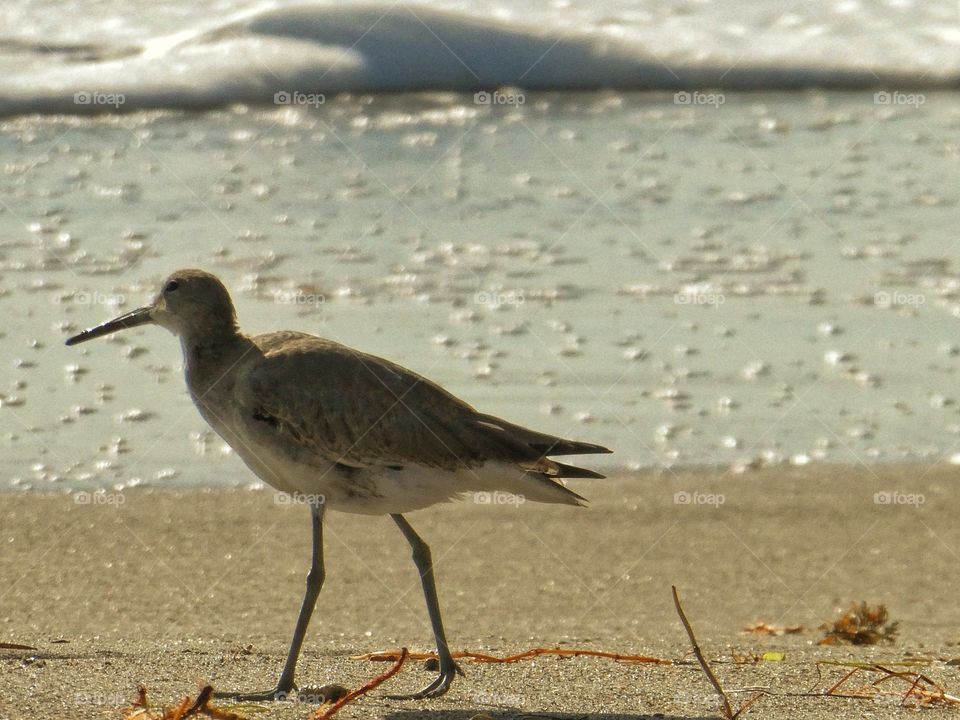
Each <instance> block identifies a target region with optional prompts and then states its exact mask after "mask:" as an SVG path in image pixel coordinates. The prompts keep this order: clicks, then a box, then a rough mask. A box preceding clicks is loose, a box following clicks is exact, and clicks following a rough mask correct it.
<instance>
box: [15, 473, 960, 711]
mask: <svg viewBox="0 0 960 720" xmlns="http://www.w3.org/2000/svg"><path fill="white" fill-rule="evenodd" d="M957 472H958V471H957V470H956V469H954V468H951V467H945V466H938V467H933V468H930V467H913V466H911V467H892V466H872V467H807V468H792V469H785V468H782V469H781V468H777V469H769V470H763V471H758V472H754V473H751V474H747V475H742V476H729V475H728V476H726V477H724V476H723V475H724V474H723V472H722V471H719V470H704V471H683V472H679V473H677V474H671V473H664V474H659V475H653V474H643V475H634V476H629V477H620V478H617V479H611V480H605V481H590V482H579V483H577V484H576V486H575V489H576V490H577V491H579V492H581V493H583V494H585V495H587V496H588V497H590V498H591V499H592V501H593V502H592V506H591V508H590V509H587V510H577V509H572V508H566V507H548V506H542V505H534V504H532V503H530V504H524V505H521V506H520V507H516V506H514V505H504V506H499V507H492V506H482V505H476V504H474V503H471V502H464V503H460V504H456V505H451V506H447V507H441V508H434V509H431V510H428V511H424V512H421V513H414V514H412V515H410V519H411V521H412V522H413V524H414V526H415V527H416V528H417V529H418V530H419V531H420V532H421V534H422V535H423V536H424V537H425V538H426V539H427V540H428V542H430V543H431V545H432V547H433V549H434V557H435V560H436V565H437V571H438V575H439V578H438V579H439V583H440V594H441V602H442V604H443V607H444V612H445V618H446V622H447V628H448V634H449V636H450V640H451V644H452V645H453V647H454V648H455V649H469V650H477V651H488V652H493V653H510V652H516V651H522V650H525V649H528V648H531V647H542V646H563V647H584V648H593V649H602V650H611V651H619V652H624V653H638V654H647V655H656V656H659V657H664V658H670V659H675V660H683V661H684V663H683V664H680V665H676V666H656V665H623V664H616V663H614V662H611V661H608V660H600V659H592V658H583V659H574V660H561V659H555V658H541V659H539V660H537V661H533V662H524V663H520V664H515V665H488V666H481V665H475V664H470V663H466V664H464V669H465V671H466V677H465V678H460V679H459V680H458V681H457V682H456V683H455V684H454V685H453V687H452V689H451V691H450V692H449V693H448V694H447V695H446V696H445V697H443V698H441V699H437V700H431V701H419V702H412V701H392V700H387V699H384V698H383V697H379V696H369V697H366V698H362V699H361V700H359V701H358V702H357V703H356V704H355V705H351V706H348V707H347V708H346V709H344V710H343V711H342V712H341V714H340V717H343V718H380V717H387V718H393V719H397V720H401V719H404V718H414V717H418V718H419V717H425V718H438V719H439V718H462V719H463V720H466V719H467V718H470V717H472V716H473V715H474V714H476V713H478V712H488V713H490V714H491V715H493V716H494V717H496V718H505V717H513V716H526V717H534V716H536V717H561V718H581V717H604V718H634V717H642V716H649V715H656V716H657V717H704V716H711V715H713V714H714V713H713V710H712V707H713V701H712V697H711V694H710V691H709V687H708V685H707V683H706V681H705V679H704V677H703V675H702V673H701V672H700V671H699V669H698V668H697V667H696V666H695V665H693V664H691V663H689V660H690V655H689V645H688V642H687V639H686V637H685V635H684V633H683V629H682V627H681V626H680V623H679V622H678V619H677V616H676V614H675V611H674V608H673V605H672V601H671V597H670V585H671V584H676V585H677V586H678V588H679V589H680V592H681V597H682V598H683V601H684V605H685V608H686V611H687V614H688V615H689V617H690V620H691V622H692V623H693V625H694V627H695V629H696V631H697V634H698V636H699V640H700V643H701V646H702V647H703V649H704V652H705V654H706V656H707V657H708V658H709V659H711V660H713V661H716V664H715V669H716V672H717V674H718V676H719V677H720V679H721V681H722V682H723V683H724V685H725V686H726V687H727V688H728V690H729V691H731V696H732V697H733V698H734V700H735V701H736V700H737V699H738V698H739V699H743V698H744V697H748V696H749V694H746V693H743V692H735V691H737V690H743V689H744V688H750V687H762V688H766V689H768V690H770V691H771V692H773V693H777V694H778V695H776V696H771V697H764V698H762V699H761V700H760V701H759V703H758V704H756V705H754V706H753V708H752V709H751V710H750V711H749V713H748V716H749V717H791V718H798V717H824V718H828V717H829V718H833V717H857V718H861V717H888V716H894V715H900V714H905V713H908V712H911V711H910V710H904V709H901V708H898V707H897V706H896V705H895V704H892V703H890V702H886V703H878V702H875V701H865V700H850V699H838V698H824V697H812V696H809V695H800V694H793V695H791V694H790V693H805V692H806V691H808V690H810V689H817V688H819V689H823V688H825V687H828V686H829V685H830V684H831V683H832V682H835V681H836V680H837V679H839V677H840V676H841V674H842V671H841V670H840V669H839V668H837V667H825V668H824V669H823V679H822V680H820V681H819V682H818V672H817V665H816V662H817V661H818V660H830V659H832V660H864V661H867V660H874V661H877V660H883V661H884V662H885V663H894V662H896V661H901V660H906V659H917V658H929V659H930V662H929V663H926V664H924V666H923V669H922V671H923V672H925V673H926V674H928V675H929V676H931V677H932V678H934V679H936V680H938V681H939V682H942V683H943V684H944V685H945V686H946V687H947V688H948V690H950V689H953V690H957V689H960V676H958V675H960V671H958V670H957V669H956V668H955V667H953V666H950V665H947V664H946V663H945V662H944V661H946V660H949V659H950V658H952V657H954V656H955V655H960V651H958V650H957V649H956V647H955V643H956V641H957V639H958V638H960V608H958V606H957V601H956V598H957V588H958V583H957V579H956V578H957V570H958V559H960V556H958V548H960V526H958V524H957V523H956V522H955V520H954V509H955V507H956V505H955V500H954V490H953V488H954V485H955V482H956V474H957ZM677 492H689V493H693V492H699V493H715V494H717V493H722V494H723V496H724V497H723V500H724V501H723V503H722V505H719V506H718V507H715V506H710V505H702V504H700V505H697V504H694V503H690V504H687V505H683V504H677V503H675V502H674V493H677ZM876 492H895V493H900V495H897V496H895V498H894V499H895V500H896V501H898V502H899V501H903V500H916V501H917V503H920V502H922V504H919V506H918V504H916V503H915V504H912V505H911V504H898V503H893V504H882V503H879V504H878V503H877V502H875V499H874V493H876ZM910 494H914V496H915V497H914V496H911V495H910ZM701 497H702V496H698V498H701ZM885 497H888V498H889V497H894V496H890V495H888V496H885ZM0 503H2V516H3V526H2V532H0V543H2V547H3V552H2V555H0V618H2V621H3V629H2V633H0V640H2V641H6V642H17V643H25V644H29V645H33V646H36V648H37V650H35V651H11V650H0V668H2V670H0V672H2V679H0V718H4V719H6V718H32V719H35V720H43V719H45V718H58V719H59V718H71V719H72V718H101V717H102V718H109V717H113V718H116V717H119V713H118V712H117V710H116V708H117V706H120V705H123V704H124V703H125V702H126V701H127V700H128V699H129V698H131V697H132V696H133V694H134V690H135V688H136V686H137V684H138V683H143V684H145V685H146V686H147V687H148V688H149V690H150V693H151V696H152V698H153V699H155V700H157V701H163V702H170V701H172V700H174V699H176V698H178V697H180V696H182V695H183V694H186V693H188V692H194V691H195V690H196V689H197V688H198V687H199V686H200V685H201V684H203V683H206V682H211V683H213V684H214V685H215V686H216V687H218V688H224V689H235V688H242V689H263V688H266V687H267V686H269V685H271V684H272V683H273V682H274V681H275V680H276V677H277V674H278V673H279V670H280V665H281V663H282V660H283V656H284V653H285V651H286V646H287V642H288V641H289V637H290V632H291V630H292V626H293V621H294V618H295V616H296V612H297V608H298V606H299V602H300V595H301V592H302V585H303V575H304V572H305V570H306V565H307V560H308V548H309V522H308V513H307V510H306V509H305V508H304V507H302V506H295V507H290V506H286V505H282V504H279V503H277V502H276V501H275V496H274V495H273V493H271V492H255V491H241V490H210V491H194V490H190V491H184V490H179V491H178V490H149V489H140V490H131V491H127V492H126V493H125V494H124V495H123V502H122V504H99V505H93V504H91V505H78V504H76V503H75V502H74V501H73V500H72V499H71V498H70V497H67V496H54V495H38V494H29V493H28V494H22V495H14V494H6V495H2V496H0ZM326 527H327V535H326V548H327V561H328V576H327V577H328V579H327V585H326V587H325V588H324V590H323V593H322V595H321V598H320V602H319V604H318V607H317V612H316V615H315V622H314V624H313V626H312V628H311V633H310V635H309V637H308V639H307V643H306V647H305V650H304V653H303V655H302V658H301V663H300V667H299V681H300V683H301V685H304V686H317V685H321V684H325V683H329V682H339V683H342V684H344V685H347V686H348V687H355V686H357V685H359V684H360V683H362V682H363V681H364V680H365V679H367V678H369V677H371V676H372V675H373V674H375V673H377V672H380V671H382V670H384V669H385V666H384V665H382V664H372V663H368V662H364V661H359V660H353V659H351V658H350V656H351V655H354V654H356V653H362V652H367V651H372V650H378V649H384V648H392V647H397V646H400V645H406V646H408V647H410V648H411V649H413V650H428V649H431V637H430V634H429V630H428V624H427V619H426V613H425V611H424V608H423V602H422V598H421V595H420V590H419V584H418V582H417V578H416V575H415V571H414V568H413V565H412V563H411V561H410V558H409V553H408V550H407V548H406V547H405V546H404V544H403V541H402V538H401V537H400V535H399V533H398V532H397V531H396V529H395V528H394V526H393V524H392V523H391V522H390V521H389V520H388V519H386V518H364V517H357V516H347V515H340V514H336V513H334V514H332V515H331V516H330V517H329V519H328V522H327V525H326ZM861 599H863V600H867V601H870V602H872V603H885V604H886V605H887V606H888V608H889V609H890V612H891V616H892V617H893V618H894V619H896V620H899V621H900V635H899V638H898V640H897V642H896V643H895V644H894V645H892V646H885V647H832V648H827V647H821V646H818V645H817V644H816V640H817V639H818V638H819V637H820V632H819V631H817V630H816V627H817V626H818V625H819V624H820V623H822V622H824V621H826V620H828V619H832V618H833V617H835V616H836V613H837V611H838V610H839V609H840V608H841V607H845V606H846V605H847V604H848V603H849V602H851V601H853V600H861ZM757 620H764V621H767V622H770V623H787V624H794V623H796V624H802V625H804V626H805V627H806V628H807V631H806V632H804V633H803V634H801V635H798V636H787V637H760V636H756V635H747V634H744V633H742V632H741V629H742V628H743V626H744V625H746V624H748V623H751V622H753V621H757ZM767 651H783V652H785V654H786V657H785V660H784V661H782V662H739V663H738V662H734V659H735V658H736V657H750V656H753V655H755V654H758V653H764V652H767ZM429 679H430V675H429V673H427V672H426V671H425V670H423V669H422V667H421V664H420V663H413V664H411V665H410V666H408V667H407V668H405V669H404V670H403V671H402V672H401V674H400V675H399V676H398V677H396V678H394V679H393V680H392V681H391V683H390V685H389V686H386V687H389V690H390V691H391V692H396V691H406V690H414V689H416V688H417V687H419V686H420V685H422V684H425V683H426V682H427V681H428V680H429ZM386 687H385V688H384V689H386ZM264 708H265V709H264V710H263V711H261V712H259V713H253V712H251V713H249V715H250V716H251V717H257V718H261V717H262V718H303V717H306V715H308V714H309V711H310V710H311V709H312V708H311V707H307V706H305V705H298V704H296V703H283V704H268V705H265V706H264ZM946 712H948V711H944V710H935V711H932V716H934V717H935V716H937V715H939V714H945V713H946ZM951 714H952V713H951ZM929 716H931V715H929V714H928V715H925V717H929Z"/></svg>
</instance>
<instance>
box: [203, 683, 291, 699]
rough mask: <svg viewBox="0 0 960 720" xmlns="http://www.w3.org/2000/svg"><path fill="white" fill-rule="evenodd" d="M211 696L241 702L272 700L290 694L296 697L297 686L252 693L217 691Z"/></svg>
mask: <svg viewBox="0 0 960 720" xmlns="http://www.w3.org/2000/svg"><path fill="white" fill-rule="evenodd" d="M213 696H214V697H216V698H224V699H229V700H239V701H241V702H271V701H274V700H287V699H289V698H290V697H291V696H292V697H294V698H296V696H297V687H296V685H294V686H293V687H289V688H286V689H284V688H282V687H280V686H277V687H275V688H274V689H273V690H266V691H264V692H253V693H242V692H226V691H217V692H215V693H213Z"/></svg>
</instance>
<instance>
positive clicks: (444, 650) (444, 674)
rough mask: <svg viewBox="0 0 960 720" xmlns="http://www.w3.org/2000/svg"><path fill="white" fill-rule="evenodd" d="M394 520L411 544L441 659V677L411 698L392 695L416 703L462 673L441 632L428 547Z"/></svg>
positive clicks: (396, 517) (440, 692)
mask: <svg viewBox="0 0 960 720" xmlns="http://www.w3.org/2000/svg"><path fill="white" fill-rule="evenodd" d="M390 517H392V518H393V521H394V522H395V523H396V524H397V526H398V527H399V528H400V532H402V533H403V536H404V537H405V538H406V539H407V542H408V543H410V547H411V549H412V550H413V562H414V563H415V564H416V566H417V571H418V572H419V573H420V582H421V583H422V584H423V594H424V596H425V597H426V600H427V613H429V615H430V626H431V627H432V628H433V637H434V639H435V640H436V642H437V657H438V658H439V659H440V675H439V676H438V677H437V679H436V680H434V681H433V682H432V683H430V684H429V685H427V686H426V687H425V688H423V690H421V691H420V692H418V693H415V694H413V695H405V696H393V697H395V698H397V699H412V700H419V699H421V698H427V697H439V696H440V695H443V694H444V693H445V692H446V691H447V690H448V689H449V688H450V683H451V682H453V678H454V677H455V676H456V674H457V673H460V674H461V675H462V674H463V673H462V671H461V670H460V668H459V667H457V664H456V663H455V662H454V661H453V656H452V655H450V648H449V646H448V645H447V637H446V634H445V633H444V632H443V619H442V618H441V617H440V602H439V601H438V600H437V585H436V583H435V582H434V580H433V560H432V558H431V557H430V548H429V546H428V545H427V544H426V543H425V542H424V541H423V540H422V539H421V537H420V536H419V535H417V533H416V531H414V529H413V528H412V527H410V523H408V522H407V521H406V519H405V518H404V517H403V515H391V516H390Z"/></svg>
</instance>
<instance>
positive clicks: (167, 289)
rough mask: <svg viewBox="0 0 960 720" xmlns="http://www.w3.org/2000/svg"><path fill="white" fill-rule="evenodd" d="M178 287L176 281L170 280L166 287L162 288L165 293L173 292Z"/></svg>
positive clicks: (178, 284)
mask: <svg viewBox="0 0 960 720" xmlns="http://www.w3.org/2000/svg"><path fill="white" fill-rule="evenodd" d="M178 287H180V283H179V282H177V281H176V280H171V281H170V282H168V283H167V285H166V287H164V288H163V291H164V292H165V293H168V292H173V291H174V290H176V289H177V288H178Z"/></svg>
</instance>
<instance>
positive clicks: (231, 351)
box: [180, 328, 252, 393]
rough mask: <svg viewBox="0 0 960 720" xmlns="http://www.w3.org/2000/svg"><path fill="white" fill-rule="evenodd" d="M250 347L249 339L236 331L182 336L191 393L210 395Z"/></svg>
mask: <svg viewBox="0 0 960 720" xmlns="http://www.w3.org/2000/svg"><path fill="white" fill-rule="evenodd" d="M251 346H252V343H251V342H250V339H249V338H247V337H246V336H245V335H243V333H241V332H239V331H238V330H237V329H236V328H230V329H229V331H226V330H224V331H220V332H204V333H191V334H189V335H183V336H181V338H180V347H181V349H182V350H183V362H184V366H185V370H186V375H187V384H188V385H189V386H190V389H191V391H192V392H201V393H204V392H207V391H208V390H209V389H210V387H212V386H213V384H215V383H217V382H218V380H219V379H220V378H221V377H222V375H223V374H224V372H225V370H227V369H228V368H230V367H231V366H233V365H235V364H236V363H238V362H239V361H240V359H241V358H242V357H243V355H244V354H245V353H246V352H247V351H248V350H249V349H250V347H251Z"/></svg>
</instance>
